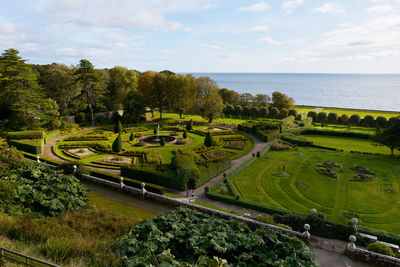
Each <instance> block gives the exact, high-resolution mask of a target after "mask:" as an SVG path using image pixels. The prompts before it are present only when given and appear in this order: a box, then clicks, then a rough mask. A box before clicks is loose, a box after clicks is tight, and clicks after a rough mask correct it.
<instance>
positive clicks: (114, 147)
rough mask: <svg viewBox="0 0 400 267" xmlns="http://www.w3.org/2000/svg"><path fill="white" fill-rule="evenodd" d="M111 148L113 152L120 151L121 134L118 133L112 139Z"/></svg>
mask: <svg viewBox="0 0 400 267" xmlns="http://www.w3.org/2000/svg"><path fill="white" fill-rule="evenodd" d="M112 150H113V151H114V152H121V151H122V137H121V134H118V137H117V138H116V139H115V140H114V142H113V144H112Z"/></svg>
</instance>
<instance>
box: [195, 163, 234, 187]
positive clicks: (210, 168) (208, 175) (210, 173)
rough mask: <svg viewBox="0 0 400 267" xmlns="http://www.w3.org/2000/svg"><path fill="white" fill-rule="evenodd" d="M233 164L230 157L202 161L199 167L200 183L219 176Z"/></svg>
mask: <svg viewBox="0 0 400 267" xmlns="http://www.w3.org/2000/svg"><path fill="white" fill-rule="evenodd" d="M231 166H232V161H231V160H230V159H223V160H214V161H211V162H200V163H198V168H199V170H200V180H199V184H200V185H203V184H205V183H207V182H208V181H210V180H211V179H213V178H214V177H216V176H218V175H219V174H221V173H222V172H224V171H226V170H227V169H229V168H230V167H231Z"/></svg>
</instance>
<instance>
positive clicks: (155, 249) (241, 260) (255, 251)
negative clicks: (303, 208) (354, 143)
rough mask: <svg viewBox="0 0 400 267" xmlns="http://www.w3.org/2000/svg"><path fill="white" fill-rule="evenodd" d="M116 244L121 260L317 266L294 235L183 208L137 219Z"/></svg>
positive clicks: (135, 263)
mask: <svg viewBox="0 0 400 267" xmlns="http://www.w3.org/2000/svg"><path fill="white" fill-rule="evenodd" d="M115 247H116V252H117V254H118V255H119V256H120V257H121V258H122V262H123V264H124V266H150V265H153V266H157V265H158V266H259V265H260V264H262V265H263V266H317V264H316V262H315V258H314V254H313V253H312V252H311V250H310V249H309V248H308V247H307V246H306V245H305V244H304V243H303V242H302V241H300V240H298V239H296V238H293V237H288V236H286V235H283V234H279V233H276V232H273V231H271V230H269V229H265V228H264V229H257V230H255V231H253V230H251V229H250V228H249V227H248V226H247V225H246V224H244V223H241V222H238V221H233V220H231V221H227V220H223V219H218V218H216V217H212V216H209V215H206V214H203V213H200V212H197V211H194V210H190V209H186V208H179V209H177V210H175V211H173V212H170V213H165V214H161V215H159V216H157V217H155V218H154V219H153V220H151V221H144V222H141V223H139V224H137V225H136V226H135V227H134V228H133V229H131V231H130V232H129V233H127V234H125V235H124V236H122V237H120V238H119V239H118V240H117V242H116V245H115Z"/></svg>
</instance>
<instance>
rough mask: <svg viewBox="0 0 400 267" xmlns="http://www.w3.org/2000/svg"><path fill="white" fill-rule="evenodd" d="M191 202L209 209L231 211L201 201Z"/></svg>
mask: <svg viewBox="0 0 400 267" xmlns="http://www.w3.org/2000/svg"><path fill="white" fill-rule="evenodd" d="M193 204H196V205H199V206H203V207H206V208H209V209H213V210H219V211H222V212H226V213H232V211H231V210H228V209H223V208H219V207H216V206H213V205H210V204H206V203H202V202H198V201H195V202H193Z"/></svg>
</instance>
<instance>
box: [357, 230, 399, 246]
mask: <svg viewBox="0 0 400 267" xmlns="http://www.w3.org/2000/svg"><path fill="white" fill-rule="evenodd" d="M357 228H358V231H359V232H361V233H366V234H369V235H374V236H376V237H378V240H379V241H383V242H387V243H391V244H396V245H398V246H400V235H397V234H392V233H388V232H385V231H379V230H376V229H371V228H367V227H364V226H361V225H360V226H357Z"/></svg>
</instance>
